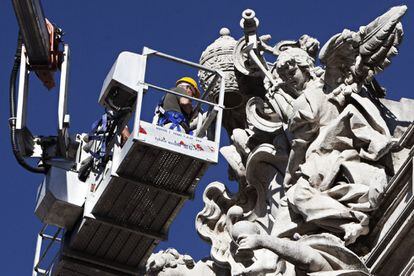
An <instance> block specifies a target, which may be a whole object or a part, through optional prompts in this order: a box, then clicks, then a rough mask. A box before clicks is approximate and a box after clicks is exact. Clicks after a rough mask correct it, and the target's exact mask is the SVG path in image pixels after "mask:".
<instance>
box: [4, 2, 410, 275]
mask: <svg viewBox="0 0 414 276" xmlns="http://www.w3.org/2000/svg"><path fill="white" fill-rule="evenodd" d="M402 3H405V4H407V5H408V8H409V10H408V14H407V15H406V16H405V18H404V20H403V24H404V27H405V39H404V42H403V45H402V47H401V48H400V55H399V56H397V57H396V58H394V59H393V60H392V62H393V64H392V65H391V66H390V67H389V68H387V70H386V71H385V72H384V73H383V74H381V75H380V76H379V77H378V80H379V81H380V83H381V84H382V85H383V86H385V87H386V88H387V89H388V95H389V96H388V97H390V98H392V99H399V98H400V97H412V94H413V93H412V88H411V87H412V80H413V79H414V74H413V64H414V53H413V49H414V19H413V18H414V13H413V12H414V11H413V10H410V9H414V1H412V0H410V1H406V2H400V1H371V0H358V1H356V0H349V1H343V2H342V1H230V0H222V1H216V0H211V1H194V0H193V1H157V0H153V1H136V0H128V1H127V0H123V1H116V2H115V1H108V0H105V1H104V0H101V1H98V0H94V1H92V0H90V1H85V0H84V1H78V0H72V1H43V6H44V11H45V14H46V16H47V17H48V18H49V19H50V20H51V21H52V22H55V23H56V24H57V25H59V26H61V27H62V28H63V29H64V31H65V33H66V35H65V37H64V39H65V41H66V42H67V43H69V44H70V47H71V75H70V83H69V93H70V94H69V97H70V98H69V113H70V115H71V133H77V132H88V131H89V129H90V125H91V123H92V122H93V121H94V120H95V119H97V118H98V116H100V115H101V113H102V111H103V109H102V108H101V107H100V106H99V105H98V103H97V100H98V96H99V92H100V89H101V85H102V82H103V80H104V78H105V76H106V74H107V72H108V70H109V68H110V66H111V65H112V63H113V61H114V60H115V58H116V56H117V55H118V54H119V53H120V52H121V51H124V50H128V51H135V52H140V51H141V49H142V47H143V46H144V45H145V46H149V47H151V48H154V49H157V50H160V51H163V52H166V53H170V54H172V55H175V56H178V57H182V58H185V59H188V60H191V61H198V60H199V57H200V55H201V52H202V51H203V50H204V49H205V47H206V46H207V45H209V44H210V43H211V42H213V41H214V40H215V39H216V38H217V37H218V31H219V30H220V28H221V27H223V26H226V27H228V28H229V29H230V30H231V33H232V35H233V36H234V37H235V38H236V39H238V38H239V37H241V35H242V31H241V29H240V27H239V21H240V16H241V12H242V11H243V10H244V9H246V8H252V9H254V10H255V11H256V15H257V16H258V18H259V19H260V30H259V32H260V34H271V35H272V37H273V39H272V42H273V43H276V42H278V41H279V40H282V39H297V38H299V37H300V35H302V34H304V33H307V34H309V35H311V36H314V37H316V38H318V39H319V40H320V41H321V43H324V42H326V40H327V39H328V38H329V37H330V36H332V35H333V34H335V33H337V32H340V31H342V30H343V29H344V28H349V29H351V30H356V29H357V28H358V27H359V26H360V25H364V24H367V23H369V22H370V21H371V20H372V19H374V18H375V17H376V16H378V15H380V14H382V13H383V12H385V11H386V10H388V9H389V8H390V7H391V6H393V5H399V4H402ZM410 4H412V5H410ZM0 22H1V26H2V28H1V42H0V68H1V69H0V72H1V74H0V91H1V94H0V97H1V100H0V104H1V106H0V135H1V136H0V141H1V143H0V152H1V154H2V162H1V166H0V170H1V176H2V181H1V193H0V210H2V217H1V219H2V224H1V227H0V245H1V246H2V249H1V251H0V260H1V262H0V263H1V264H2V266H1V272H0V274H1V275H29V274H30V271H31V267H32V261H33V254H34V250H35V237H36V233H37V231H38V230H39V228H40V226H41V224H40V222H39V220H38V219H37V218H36V217H35V215H34V213H33V210H34V204H35V195H36V189H37V186H38V184H39V183H40V182H41V180H42V177H41V176H40V175H33V174H30V173H28V172H26V171H25V170H24V169H22V168H21V167H19V166H18V164H17V162H16V161H15V160H14V157H13V155H12V152H11V148H10V142H9V130H8V123H7V119H8V116H9V115H8V114H9V107H8V82H9V80H8V79H9V74H10V70H11V66H12V61H13V55H14V51H15V46H16V39H17V32H18V28H17V23H16V19H15V17H14V12H13V9H12V5H11V1H10V0H1V3H0ZM152 74H153V75H152V76H151V78H153V79H154V80H158V81H160V84H161V85H164V86H166V87H168V86H172V85H173V83H174V80H176V79H177V78H178V77H180V74H181V71H179V69H177V70H175V69H174V67H163V66H162V67H160V68H159V69H157V70H154V71H153V72H152ZM56 92H57V91H56V90H55V91H51V92H48V91H46V90H45V89H44V88H43V87H42V86H41V85H39V82H38V80H37V79H32V81H31V89H30V102H29V119H28V124H29V127H30V128H31V130H32V132H33V133H35V134H42V135H54V134H56V128H57V93H56ZM155 97H158V96H155ZM154 99H155V98H154ZM152 110H153V107H150V108H148V109H147V110H145V112H146V113H147V114H152ZM413 112H414V111H413ZM224 142H227V141H224ZM226 168H227V165H226V163H225V162H224V160H223V159H222V158H221V159H220V163H219V165H217V166H215V167H210V169H209V171H208V172H207V174H206V175H205V177H204V178H203V179H202V180H201V182H200V184H199V186H198V188H197V192H196V197H195V199H194V201H188V202H187V203H186V204H185V205H184V208H183V209H182V210H181V212H180V214H179V215H178V217H177V219H176V220H175V222H174V223H173V224H172V226H171V228H170V235H169V237H170V238H169V240H168V241H167V242H163V243H161V244H160V246H159V247H158V249H161V248H166V247H170V246H172V247H175V248H177V249H178V250H179V251H180V252H182V253H188V254H190V255H192V256H193V257H194V258H195V259H200V258H202V257H204V256H207V255H208V252H209V246H208V245H207V244H206V243H204V242H203V241H202V240H201V239H199V237H198V235H197V233H196V231H195V228H194V219H195V216H196V214H197V212H198V211H200V210H201V209H202V206H203V204H202V197H201V196H202V191H203V190H204V188H205V186H206V185H207V184H208V183H210V182H211V181H214V180H222V181H224V182H225V183H226V182H227V181H226V178H227V176H226ZM229 185H230V186H233V188H232V189H233V190H234V189H235V187H234V185H235V184H234V183H231V184H229Z"/></svg>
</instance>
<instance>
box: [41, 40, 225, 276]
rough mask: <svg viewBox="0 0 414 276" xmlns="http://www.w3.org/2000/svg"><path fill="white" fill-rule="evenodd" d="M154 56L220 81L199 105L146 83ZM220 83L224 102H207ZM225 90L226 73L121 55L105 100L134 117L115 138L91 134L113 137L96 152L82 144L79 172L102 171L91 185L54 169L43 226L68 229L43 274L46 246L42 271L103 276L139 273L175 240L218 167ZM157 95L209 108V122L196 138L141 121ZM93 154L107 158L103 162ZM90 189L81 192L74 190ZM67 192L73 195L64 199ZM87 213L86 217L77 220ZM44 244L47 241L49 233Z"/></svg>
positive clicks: (150, 54) (201, 119)
mask: <svg viewBox="0 0 414 276" xmlns="http://www.w3.org/2000/svg"><path fill="white" fill-rule="evenodd" d="M154 57H158V58H163V59H167V60H170V61H173V62H178V63H181V64H184V65H187V66H191V67H195V68H196V69H198V70H206V71H208V72H210V73H211V74H212V79H213V81H212V83H211V84H210V88H208V89H207V91H206V92H205V93H204V95H203V96H202V97H201V99H198V98H193V97H190V96H186V95H180V94H177V92H175V91H172V90H169V89H165V88H162V87H159V86H156V85H153V84H149V83H146V82H145V72H146V66H147V59H149V58H154ZM217 82H219V83H220V94H219V100H218V103H215V102H210V101H207V100H206V98H207V96H208V93H209V91H211V88H212V87H214V86H215V85H216V84H217ZM224 87H225V83H224V79H222V74H221V72H219V71H216V70H212V69H209V68H207V67H204V66H201V65H199V64H196V63H192V62H189V61H186V60H183V59H179V58H176V57H173V56H169V55H166V54H163V53H160V52H158V51H155V50H151V49H149V48H144V51H143V54H142V55H139V54H136V53H131V52H123V53H121V54H120V55H119V57H118V59H117V61H116V62H115V64H114V65H113V67H112V69H111V71H110V72H109V74H108V76H107V78H106V79H105V81H104V84H103V88H102V92H101V96H100V99H99V102H100V103H101V104H102V105H103V106H104V107H106V109H107V110H110V111H112V112H116V111H117V110H118V111H119V109H120V108H119V107H120V106H122V108H125V107H131V108H133V109H134V112H127V113H126V115H123V116H121V117H120V118H119V119H118V120H117V122H116V127H115V128H114V132H113V133H109V132H107V133H105V132H102V129H100V128H98V129H97V131H96V132H95V133H93V134H92V135H91V136H94V137H98V136H100V137H102V138H105V139H95V140H90V141H92V146H91V145H89V148H91V147H92V148H93V150H92V151H85V148H86V147H85V145H86V144H87V143H86V142H85V141H84V140H85V139H83V140H82V139H79V141H80V145H79V150H78V154H77V158H76V162H75V163H76V164H77V168H78V174H79V171H80V170H81V169H80V167H81V166H82V161H84V160H87V159H88V158H89V159H91V160H93V161H92V162H91V163H92V164H93V165H92V166H94V167H95V170H94V169H92V172H91V173H90V174H89V176H88V177H87V178H86V179H85V183H83V182H82V181H81V180H79V178H76V177H73V175H74V174H76V171H74V170H65V169H62V168H54V167H52V168H51V170H50V172H49V173H48V175H47V176H46V179H45V181H44V182H43V183H42V185H41V188H40V192H39V197H38V199H37V208H36V210H35V213H36V214H37V215H38V216H39V218H41V219H42V220H43V222H45V223H47V224H49V225H55V226H57V227H59V228H58V230H57V231H61V230H60V229H61V228H64V230H65V231H64V234H63V235H62V237H61V238H60V239H61V244H62V246H61V248H60V250H59V252H58V253H57V256H56V258H54V262H53V265H52V266H49V267H47V268H41V264H40V263H41V262H42V261H43V258H41V257H42V256H46V254H45V253H44V252H45V250H42V248H41V245H40V246H39V247H38V250H37V251H39V252H38V253H37V254H36V256H37V259H35V264H34V272H35V273H39V272H40V273H41V274H40V275H42V274H43V275H49V274H50V275H79V274H80V275H96V273H97V272H98V271H99V273H104V272H105V273H108V275H139V274H140V272H142V269H143V268H144V267H145V263H146V260H147V259H148V257H149V256H150V254H151V253H152V251H153V250H154V248H155V247H156V246H157V244H158V243H159V242H160V241H163V240H166V239H167V238H168V228H169V226H170V224H171V223H172V221H173V220H174V218H175V216H176V215H177V213H178V211H179V210H180V209H181V208H182V206H183V204H184V202H185V200H187V199H192V198H193V196H194V191H195V188H196V185H197V183H198V182H199V181H200V179H201V177H202V175H203V174H204V172H205V171H206V169H207V168H208V166H209V165H210V164H215V163H217V161H218V150H219V142H220V131H221V121H222V112H223V108H224V106H223V101H224ZM155 91H161V92H163V93H172V94H176V95H177V96H180V97H182V96H183V97H187V98H190V99H191V100H193V101H194V102H197V107H199V106H201V105H202V104H204V105H207V106H208V107H209V108H208V111H207V112H206V113H205V114H204V116H203V115H202V114H201V113H200V114H199V116H198V117H197V120H198V121H197V127H196V128H195V130H194V134H193V135H189V134H186V133H183V132H179V131H177V130H173V129H169V128H164V127H161V126H157V125H155V124H152V123H149V122H145V121H143V120H141V111H142V103H143V98H144V97H145V96H146V95H147V94H148V93H150V92H155ZM114 102H116V104H114ZM115 105H116V106H115ZM197 107H196V108H197ZM132 115H134V116H133V129H132V133H131V135H130V136H129V138H128V140H127V141H126V142H125V143H124V144H122V143H121V135H120V133H121V131H122V129H123V128H124V127H125V125H126V124H127V123H128V121H129V118H130V117H132ZM111 134H114V135H111ZM83 135H85V134H83ZM80 136H82V135H79V137H80ZM90 141H88V142H90ZM89 144H90V143H89ZM103 148H105V152H104V153H103V154H102V149H103ZM92 152H95V153H97V152H99V153H101V154H102V155H101V156H100V157H102V158H100V157H99V156H96V155H93V153H92ZM91 157H92V158H91ZM103 160H105V161H103ZM59 172H60V175H61V176H60V177H59V176H58V175H59ZM62 179H65V181H62ZM82 184H84V185H83V188H81V189H77V190H74V189H71V187H81V186H82ZM86 184H88V185H86ZM85 186H86V187H89V190H85ZM62 189H63V190H64V191H65V192H68V193H72V194H65V195H64V196H63V197H62V196H61V197H60V198H59V194H61V193H62ZM56 190H59V191H58V192H56ZM82 195H83V196H82ZM82 197H84V198H85V201H84V205H82V204H79V202H70V200H69V199H74V201H75V200H77V201H79V199H80V198H82ZM79 210H81V214H80V217H76V214H78V213H79ZM62 214H65V215H62ZM74 217H75V218H76V219H75V220H74V219H73V218H74ZM55 235H56V233H55ZM55 235H49V237H54V236H55ZM58 236H59V235H56V237H58ZM39 239H40V240H43V238H42V235H39ZM51 240H52V241H51V242H54V241H56V240H57V239H55V240H53V239H51ZM39 244H42V242H41V241H40V242H39ZM48 249H49V248H48V247H46V250H48ZM41 251H42V252H43V253H42V254H40V252H41ZM100 275H101V274H100ZM102 275H105V274H102Z"/></svg>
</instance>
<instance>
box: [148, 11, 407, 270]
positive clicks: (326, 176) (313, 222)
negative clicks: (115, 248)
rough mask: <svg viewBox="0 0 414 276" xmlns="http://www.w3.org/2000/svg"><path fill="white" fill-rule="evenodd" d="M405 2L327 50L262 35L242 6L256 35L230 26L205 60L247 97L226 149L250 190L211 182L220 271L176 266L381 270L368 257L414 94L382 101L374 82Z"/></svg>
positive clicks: (203, 225) (396, 38)
mask: <svg viewBox="0 0 414 276" xmlns="http://www.w3.org/2000/svg"><path fill="white" fill-rule="evenodd" d="M406 9H407V8H406V7H405V6H400V7H394V8H392V9H390V10H389V11H388V12H386V13H385V14H383V15H382V16H380V17H378V18H377V19H376V20H374V21H373V22H371V23H369V24H368V25H366V26H362V27H360V28H359V30H358V31H350V30H344V31H342V32H341V33H339V34H337V35H334V36H333V37H332V38H331V39H329V40H328V42H326V43H325V44H324V45H323V47H322V49H321V50H320V51H319V46H320V44H319V42H318V41H317V40H316V39H315V38H312V37H310V36H308V35H303V36H301V37H300V38H299V39H298V40H297V41H281V42H279V43H277V44H276V45H275V46H270V45H269V44H268V43H269V38H270V36H268V35H266V36H259V35H258V34H257V26H258V24H259V20H258V19H257V18H256V17H255V13H254V11H251V10H246V11H244V12H243V19H242V21H241V23H240V24H241V27H242V28H243V30H244V33H245V36H244V37H243V38H241V39H240V40H239V41H238V42H236V40H234V39H233V38H231V37H230V32H229V31H228V30H226V29H223V30H222V31H221V32H220V34H221V38H219V39H218V40H216V42H214V43H213V44H212V45H210V46H209V47H208V48H207V49H206V51H205V52H204V53H203V56H202V58H201V62H202V63H205V64H208V65H209V66H211V67H213V68H221V66H223V68H222V69H223V70H224V71H225V72H226V74H227V77H228V80H229V84H228V91H229V94H228V95H229V99H235V97H232V98H230V95H233V94H236V95H239V96H240V97H238V98H237V99H239V102H237V105H235V106H232V108H233V109H232V111H231V112H228V113H227V115H225V117H224V120H225V121H226V122H225V124H224V126H225V128H226V129H227V131H228V133H229V135H231V142H232V143H231V145H229V146H225V147H223V148H222V149H221V153H222V154H223V156H224V157H225V158H226V160H227V161H228V164H229V177H230V178H231V179H235V180H237V181H238V183H239V192H238V193H237V194H235V195H230V193H228V191H227V190H226V187H225V185H224V184H223V183H219V182H213V183H211V184H210V185H208V186H207V188H206V190H205V191H204V195H203V201H204V203H205V207H204V209H203V210H202V211H200V213H199V214H198V215H197V218H196V229H197V231H198V233H199V234H200V236H201V237H202V238H203V239H204V240H206V241H207V242H209V243H210V244H211V251H210V258H211V260H209V262H210V264H211V263H212V264H214V265H215V266H216V268H215V269H217V268H218V267H220V269H221V270H220V272H217V271H218V270H217V271H216V270H215V269H211V265H210V266H208V267H210V268H209V269H206V270H203V273H204V274H199V273H201V272H197V273H195V272H194V271H195V270H193V271H192V273H193V274H191V273H190V270H191V269H193V268H195V267H197V265H194V262H193V264H192V266H193V268H191V269H190V268H189V267H188V265H186V264H185V262H182V263H180V264H179V265H178V266H176V267H174V268H172V267H171V266H164V267H166V268H167V267H168V269H170V270H171V269H172V270H171V271H170V270H168V271H169V273H173V272H172V271H175V272H174V273H178V274H168V275H187V273H190V274H188V275H218V274H219V273H225V274H231V275H288V276H291V275H292V276H293V275H370V271H369V269H368V268H367V267H366V265H365V263H364V260H363V258H362V257H363V255H365V254H367V253H369V250H370V248H369V246H370V245H369V244H371V245H372V244H375V243H369V242H366V240H367V239H364V236H366V235H367V234H369V233H370V230H371V228H372V225H373V223H372V222H370V218H371V216H372V214H373V213H374V214H376V216H378V215H377V214H378V211H376V210H377V209H378V207H379V206H381V204H384V203H383V202H385V200H384V197H385V194H384V191H387V190H388V189H389V188H388V185H389V183H390V179H393V177H394V176H395V175H396V172H397V171H398V169H399V167H401V166H402V164H403V162H404V160H406V158H407V156H408V151H409V150H408V148H409V147H410V146H411V145H412V144H410V143H405V144H404V143H402V142H401V141H402V140H404V137H405V136H404V133H406V130H407V127H408V126H409V124H410V122H411V121H412V120H413V115H412V114H410V109H411V107H412V106H413V101H411V100H401V101H400V102H394V101H390V100H385V99H379V98H380V97H382V96H383V95H384V91H383V90H382V89H381V88H380V86H379V85H378V83H377V81H376V80H375V75H376V74H377V73H379V72H381V71H383V70H384V68H385V67H386V66H388V65H389V64H390V60H391V58H392V57H393V56H395V55H396V54H397V53H398V50H397V47H398V45H399V44H400V42H401V39H402V35H403V32H402V25H401V23H400V20H401V18H402V16H403V15H404V14H405V12H406ZM230 50H232V52H231V53H229V52H230ZM214 53H216V54H214ZM263 53H268V54H271V55H274V56H275V57H277V59H276V62H275V63H274V64H270V63H268V62H266V60H265V59H264V55H263ZM318 57H319V60H320V61H321V64H322V65H321V66H317V65H316V59H317V58H318ZM199 77H200V82H201V83H202V84H203V83H207V82H209V81H211V80H209V79H208V76H206V75H200V76H199ZM247 87H248V89H247ZM212 95H214V91H213V94H212ZM233 96H234V95H233ZM241 118H242V120H241ZM406 136H407V135H406ZM401 137H403V138H401ZM394 178H395V177H394ZM370 226H371V228H370ZM374 227H375V229H376V230H375V231H376V232H381V231H380V230H378V229H377V228H378V227H380V226H378V225H376V226H374ZM157 254H158V255H157ZM157 254H155V255H153V257H151V259H150V260H149V263H148V265H147V267H148V272H151V273H153V274H155V275H164V274H162V273H166V271H167V270H163V269H158V268H157V269H155V270H154V269H152V270H151V267H157V266H154V265H152V266H151V264H154V263H156V260H157V258H158V259H159V258H160V257H159V256H160V255H159V254H161V255H162V254H164V255H165V254H166V253H165V252H164V253H163V252H161V253H157ZM177 254H178V253H177ZM180 258H181V259H185V258H184V257H179V258H178V259H180ZM154 260H155V261H154ZM151 262H152V263H151ZM197 264H199V266H200V267H202V266H204V267H205V265H206V263H197ZM158 267H161V266H158ZM178 271H185V273H184V272H182V274H180V273H181V272H180V273H179V272H178ZM157 273H158V274H157ZM194 273H195V274H194ZM214 273H216V274H214ZM165 275H167V274H165Z"/></svg>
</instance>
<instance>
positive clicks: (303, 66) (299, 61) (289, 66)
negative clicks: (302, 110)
mask: <svg viewBox="0 0 414 276" xmlns="http://www.w3.org/2000/svg"><path fill="white" fill-rule="evenodd" d="M312 67H313V59H312V58H311V57H310V56H309V55H308V54H307V53H306V52H305V51H304V50H302V49H299V48H289V49H287V50H284V51H282V52H281V53H280V55H279V57H278V59H277V61H276V64H275V68H274V70H276V73H277V74H278V76H279V78H280V79H281V80H282V81H283V90H284V91H285V92H287V93H289V94H290V95H291V96H292V97H294V98H297V97H299V96H300V95H301V94H302V92H303V90H304V88H305V86H306V83H307V82H308V81H309V80H310V79H311V78H312V77H311V73H310V69H311V68H312Z"/></svg>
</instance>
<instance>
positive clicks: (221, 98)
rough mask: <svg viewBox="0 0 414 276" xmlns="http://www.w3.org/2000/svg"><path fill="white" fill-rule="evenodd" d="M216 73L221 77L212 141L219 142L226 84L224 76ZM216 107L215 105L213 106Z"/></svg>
mask: <svg viewBox="0 0 414 276" xmlns="http://www.w3.org/2000/svg"><path fill="white" fill-rule="evenodd" d="M218 74H219V75H220V77H221V80H220V94H219V100H218V104H219V106H220V107H221V108H219V109H218V110H217V111H218V113H217V121H216V131H215V132H216V133H215V137H214V142H216V143H219V141H220V135H221V122H222V120H223V107H224V93H225V91H224V90H225V88H226V84H225V82H226V81H225V80H224V76H223V74H222V73H221V72H218ZM215 108H216V107H215Z"/></svg>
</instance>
